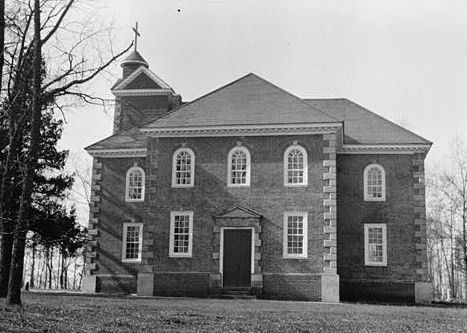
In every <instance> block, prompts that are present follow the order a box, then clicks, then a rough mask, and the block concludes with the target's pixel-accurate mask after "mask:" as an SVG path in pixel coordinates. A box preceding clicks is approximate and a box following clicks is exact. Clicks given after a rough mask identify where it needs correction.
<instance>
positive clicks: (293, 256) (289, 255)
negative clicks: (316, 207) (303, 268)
mask: <svg viewBox="0 0 467 333" xmlns="http://www.w3.org/2000/svg"><path fill="white" fill-rule="evenodd" d="M289 216H302V217H303V251H302V253H300V254H298V253H287V236H288V234H287V229H288V218H289ZM282 255H283V258H284V259H306V258H308V212H285V213H284V226H283V247H282Z"/></svg>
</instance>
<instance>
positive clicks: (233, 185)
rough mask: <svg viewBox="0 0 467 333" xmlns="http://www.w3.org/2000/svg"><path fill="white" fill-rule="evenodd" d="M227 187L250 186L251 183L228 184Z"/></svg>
mask: <svg viewBox="0 0 467 333" xmlns="http://www.w3.org/2000/svg"><path fill="white" fill-rule="evenodd" d="M227 187H250V184H240V185H237V184H227Z"/></svg>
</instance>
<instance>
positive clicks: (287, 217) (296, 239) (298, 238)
mask: <svg viewBox="0 0 467 333" xmlns="http://www.w3.org/2000/svg"><path fill="white" fill-rule="evenodd" d="M307 216H308V214H307V213H306V212H287V213H284V247H283V256H284V258H306V257H307V256H308V218H307Z"/></svg>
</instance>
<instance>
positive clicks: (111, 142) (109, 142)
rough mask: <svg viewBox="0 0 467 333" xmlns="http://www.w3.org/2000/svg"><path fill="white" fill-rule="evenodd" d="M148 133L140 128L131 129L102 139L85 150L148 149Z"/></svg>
mask: <svg viewBox="0 0 467 333" xmlns="http://www.w3.org/2000/svg"><path fill="white" fill-rule="evenodd" d="M146 138H147V135H146V133H143V132H141V131H140V129H139V128H138V127H133V128H130V129H129V130H126V131H121V132H118V133H115V134H114V135H112V136H109V137H107V138H105V139H102V140H101V141H99V142H96V143H94V144H92V145H90V146H88V147H86V148H84V149H86V150H99V149H133V148H146V144H147V142H146Z"/></svg>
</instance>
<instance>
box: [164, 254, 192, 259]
mask: <svg viewBox="0 0 467 333" xmlns="http://www.w3.org/2000/svg"><path fill="white" fill-rule="evenodd" d="M191 257H192V255H191V253H190V254H188V253H184V254H178V253H177V254H176V253H171V254H169V258H191Z"/></svg>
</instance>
